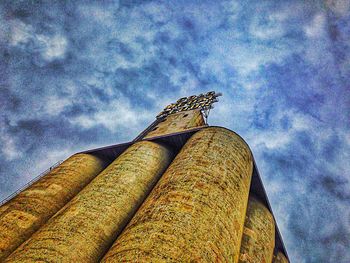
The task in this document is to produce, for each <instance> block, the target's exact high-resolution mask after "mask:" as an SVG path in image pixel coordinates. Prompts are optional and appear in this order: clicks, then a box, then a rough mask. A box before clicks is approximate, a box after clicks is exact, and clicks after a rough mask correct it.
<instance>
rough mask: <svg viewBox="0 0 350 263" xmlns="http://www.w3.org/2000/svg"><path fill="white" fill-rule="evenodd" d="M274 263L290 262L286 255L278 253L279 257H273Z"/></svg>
mask: <svg viewBox="0 0 350 263" xmlns="http://www.w3.org/2000/svg"><path fill="white" fill-rule="evenodd" d="M273 263H289V261H288V259H287V258H286V256H285V255H283V254H282V253H281V252H278V253H277V255H276V256H274V257H273Z"/></svg>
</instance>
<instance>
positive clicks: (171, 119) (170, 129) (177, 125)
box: [145, 110, 205, 138]
mask: <svg viewBox="0 0 350 263" xmlns="http://www.w3.org/2000/svg"><path fill="white" fill-rule="evenodd" d="M203 125H205V122H204V119H203V116H202V114H201V112H200V110H191V111H183V112H179V113H175V114H171V115H169V116H167V117H166V118H165V119H164V120H163V121H162V122H160V123H159V124H158V125H157V126H156V127H155V128H154V129H153V130H152V131H150V132H149V133H148V134H147V135H146V136H145V138H151V137H156V136H160V135H165V134H171V133H176V132H181V131H186V130H189V129H193V128H196V127H200V126H203Z"/></svg>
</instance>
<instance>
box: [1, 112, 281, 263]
mask: <svg viewBox="0 0 350 263" xmlns="http://www.w3.org/2000/svg"><path fill="white" fill-rule="evenodd" d="M177 114H178V115H179V114H180V113H177ZM193 116H194V118H196V119H195V121H193V118H189V119H188V120H187V121H185V124H184V123H183V121H182V120H181V119H180V117H179V116H175V117H174V118H175V119H176V123H177V125H178V126H177V127H179V123H180V124H181V126H183V127H189V128H192V127H195V126H196V125H197V126H203V122H202V121H198V116H197V115H196V114H194V115H193ZM186 117H187V116H185V117H181V118H184V119H186ZM186 122H188V123H191V125H190V126H186ZM169 125H171V123H170V124H169ZM173 126H174V127H175V126H176V125H173ZM159 127H160V128H159V129H160V130H164V132H165V131H167V132H169V129H166V128H164V127H162V125H160V126H159ZM155 131H156V130H154V131H150V132H153V134H154V136H161V135H162V134H161V133H158V132H159V131H157V133H156V132H155ZM253 168H254V163H253V156H252V153H251V151H250V149H249V147H248V145H247V144H246V143H245V142H244V140H243V139H242V138H241V137H240V136H238V135H237V134H236V133H234V132H232V131H230V130H228V129H225V128H221V127H203V128H202V129H200V130H199V131H196V132H194V134H193V135H192V136H190V138H189V139H188V140H187V141H186V142H185V144H184V145H183V146H182V147H181V149H180V150H178V149H176V148H175V147H174V146H173V145H171V144H170V143H166V142H164V141H161V140H154V141H153V140H152V136H148V137H147V136H146V138H145V139H144V140H140V141H137V142H135V143H132V144H130V146H129V147H128V148H127V149H126V150H125V151H124V152H123V153H122V154H120V155H119V156H117V157H116V158H115V160H113V161H107V159H106V158H104V157H103V156H101V155H99V156H98V155H94V154H86V153H81V154H76V155H73V156H72V157H70V158H68V159H67V160H66V161H65V162H63V163H62V164H61V165H60V166H58V167H57V168H55V169H53V170H52V171H51V172H50V173H49V174H47V175H45V176H44V177H42V178H41V179H40V180H39V181H38V182H36V183H35V184H33V185H31V186H30V187H28V188H27V189H26V190H24V191H22V192H21V193H20V194H18V195H17V196H16V197H15V198H13V199H12V200H10V201H9V202H7V203H5V204H4V205H3V206H2V207H1V208H0V262H253V263H272V262H288V259H287V257H286V256H285V255H284V254H283V253H281V252H278V251H277V249H276V248H275V236H276V229H275V220H274V217H273V215H272V214H271V212H270V210H269V208H268V207H267V206H266V205H265V203H264V202H263V200H260V199H259V197H257V196H254V195H253V194H252V193H251V182H252V175H253Z"/></svg>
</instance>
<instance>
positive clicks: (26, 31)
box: [10, 19, 33, 46]
mask: <svg viewBox="0 0 350 263" xmlns="http://www.w3.org/2000/svg"><path fill="white" fill-rule="evenodd" d="M10 25H11V34H10V43H11V45H13V46H16V45H19V44H25V43H27V42H28V41H29V40H30V39H31V38H32V36H33V28H32V27H31V26H30V25H27V24H25V23H23V22H21V21H19V20H16V19H14V20H12V21H11V23H10Z"/></svg>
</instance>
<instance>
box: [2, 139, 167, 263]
mask: <svg viewBox="0 0 350 263" xmlns="http://www.w3.org/2000/svg"><path fill="white" fill-rule="evenodd" d="M170 160H171V153H170V151H169V150H168V149H166V148H165V147H164V146H161V145H159V144H156V143H153V142H139V143H135V144H133V145H132V146H130V147H129V148H128V149H127V150H126V151H125V152H124V153H123V154H122V155H121V156H119V157H118V158H117V159H116V160H115V161H114V162H113V163H112V164H111V165H109V166H108V167H107V168H106V169H105V170H104V171H103V172H102V173H101V174H99V175H98V176H97V177H96V178H95V180H93V181H92V182H91V183H90V184H89V185H88V186H86V187H85V188H84V190H83V191H81V193H79V194H78V195H77V196H76V197H75V198H74V199H73V200H72V201H71V202H69V203H68V204H67V205H66V206H65V207H64V208H63V209H62V210H61V211H60V212H59V213H57V214H56V215H55V216H54V217H53V218H52V219H51V220H50V221H49V222H48V223H47V224H46V225H45V226H44V227H42V228H41V229H40V230H39V231H38V232H36V233H35V234H34V235H33V236H32V238H31V239H29V240H28V242H26V243H24V244H23V245H22V246H20V247H19V248H18V249H17V250H16V251H15V252H14V253H13V254H12V255H10V256H9V257H8V258H7V261H6V262H23V261H31V262H34V261H41V260H43V261H46V262H52V261H55V262H97V261H98V260H99V259H100V257H102V256H103V255H104V253H105V252H106V250H107V249H108V247H109V246H110V245H111V244H112V242H113V241H114V240H115V238H116V236H117V235H118V233H119V232H120V231H121V230H122V228H123V227H124V225H125V224H126V223H127V221H128V220H129V219H130V218H131V216H132V215H133V214H134V212H135V211H136V209H137V208H138V206H139V205H140V204H141V203H142V201H143V200H144V198H145V197H146V195H147V194H148V193H149V191H150V190H151V188H152V187H153V185H154V184H155V183H156V182H157V180H158V179H159V176H160V175H161V174H162V172H163V171H164V170H165V168H166V167H167V166H168V164H169V162H170Z"/></svg>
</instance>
